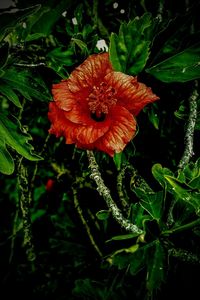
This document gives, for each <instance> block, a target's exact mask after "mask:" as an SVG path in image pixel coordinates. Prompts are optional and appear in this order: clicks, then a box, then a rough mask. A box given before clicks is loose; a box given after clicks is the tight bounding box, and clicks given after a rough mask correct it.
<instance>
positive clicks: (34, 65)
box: [14, 62, 46, 68]
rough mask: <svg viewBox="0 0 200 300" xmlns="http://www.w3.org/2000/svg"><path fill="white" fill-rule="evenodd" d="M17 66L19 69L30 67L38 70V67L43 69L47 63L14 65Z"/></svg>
mask: <svg viewBox="0 0 200 300" xmlns="http://www.w3.org/2000/svg"><path fill="white" fill-rule="evenodd" d="M14 65H15V66H18V67H28V68H36V67H41V66H46V64H45V63H42V62H41V63H37V64H24V63H14Z"/></svg>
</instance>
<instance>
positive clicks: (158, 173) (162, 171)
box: [152, 164, 173, 187]
mask: <svg viewBox="0 0 200 300" xmlns="http://www.w3.org/2000/svg"><path fill="white" fill-rule="evenodd" d="M152 174H153V176H154V178H155V179H156V180H157V181H158V182H159V183H160V185H161V186H162V187H165V186H166V183H167V181H166V178H165V175H170V176H173V172H172V171H170V170H169V169H168V168H163V167H162V165H161V164H155V165H153V167H152Z"/></svg>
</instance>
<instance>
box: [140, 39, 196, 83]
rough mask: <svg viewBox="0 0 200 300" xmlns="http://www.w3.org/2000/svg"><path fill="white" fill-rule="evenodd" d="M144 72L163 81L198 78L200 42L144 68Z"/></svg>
mask: <svg viewBox="0 0 200 300" xmlns="http://www.w3.org/2000/svg"><path fill="white" fill-rule="evenodd" d="M146 72H147V73H149V74H151V75H153V76H154V77H156V78H157V79H158V80H160V81H163V82H187V81H190V80H194V79H198V78H200V43H198V44H195V45H194V46H192V47H190V48H187V49H185V50H184V51H182V52H180V53H178V54H176V55H174V56H172V57H169V58H168V59H166V60H164V61H162V62H160V63H158V64H157V65H155V66H153V67H151V68H149V69H146Z"/></svg>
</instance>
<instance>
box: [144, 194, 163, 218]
mask: <svg viewBox="0 0 200 300" xmlns="http://www.w3.org/2000/svg"><path fill="white" fill-rule="evenodd" d="M163 200H164V195H163V191H160V192H157V193H153V194H146V195H145V193H144V194H143V197H142V198H140V204H141V206H142V207H143V208H144V209H145V210H146V211H147V212H148V213H149V214H150V215H151V216H152V218H153V219H156V220H157V221H159V220H160V218H161V216H162V210H163V209H162V208H163Z"/></svg>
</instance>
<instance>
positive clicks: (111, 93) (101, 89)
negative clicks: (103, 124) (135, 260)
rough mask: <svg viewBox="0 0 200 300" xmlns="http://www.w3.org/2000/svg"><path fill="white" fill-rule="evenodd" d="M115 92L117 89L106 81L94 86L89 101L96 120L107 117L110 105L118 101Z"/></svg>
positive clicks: (92, 114)
mask: <svg viewBox="0 0 200 300" xmlns="http://www.w3.org/2000/svg"><path fill="white" fill-rule="evenodd" d="M115 94H116V91H115V89H114V88H113V87H112V86H109V85H107V84H106V83H105V82H101V83H100V85H99V86H94V87H93V89H92V92H91V93H90V94H89V96H88V98H87V102H88V106H89V110H90V111H91V116H92V118H93V119H94V120H96V121H102V120H104V119H105V115H106V114H108V112H109V109H110V107H111V106H113V105H115V104H116V102H117V99H116V98H115Z"/></svg>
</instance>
